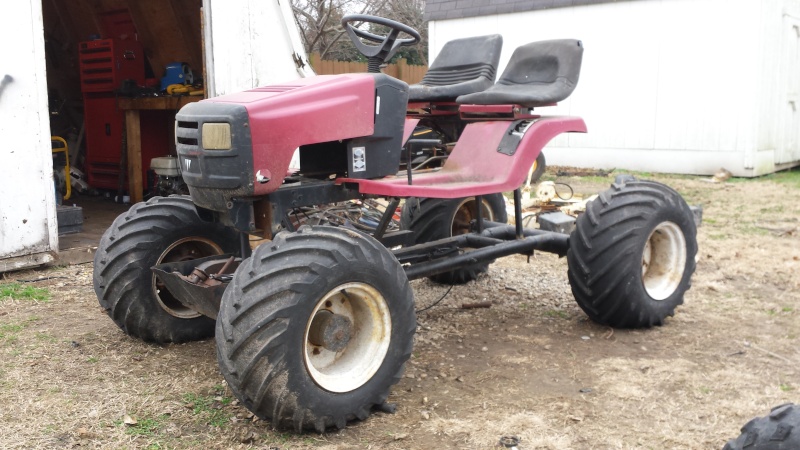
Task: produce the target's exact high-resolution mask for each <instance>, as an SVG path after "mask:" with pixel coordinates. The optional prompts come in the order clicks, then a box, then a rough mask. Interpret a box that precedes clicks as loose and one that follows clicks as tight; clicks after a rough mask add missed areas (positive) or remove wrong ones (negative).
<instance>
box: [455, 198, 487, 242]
mask: <svg viewBox="0 0 800 450" xmlns="http://www.w3.org/2000/svg"><path fill="white" fill-rule="evenodd" d="M481 203H482V204H483V208H482V209H483V211H482V212H483V218H484V220H490V221H493V220H494V211H492V207H491V205H489V202H487V201H486V199H482V200H481ZM476 216H477V215H476V214H475V197H468V198H465V199H464V200H462V201H461V203H460V204H459V205H458V207H457V208H456V213H455V215H453V221H452V222H451V223H450V235H451V236H458V235H460V234H467V233H469V232H470V223H471V222H472V221H473V220H475V218H476Z"/></svg>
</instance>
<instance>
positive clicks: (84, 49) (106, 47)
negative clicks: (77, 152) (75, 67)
mask: <svg viewBox="0 0 800 450" xmlns="http://www.w3.org/2000/svg"><path fill="white" fill-rule="evenodd" d="M78 51H79V62H80V75H81V91H82V92H83V108H84V123H85V125H84V126H85V130H86V159H85V164H84V169H85V171H86V176H87V181H88V182H89V184H90V185H91V186H92V187H93V188H95V189H109V190H117V189H118V188H119V186H120V160H121V156H122V150H123V147H122V128H123V127H124V126H125V114H124V112H123V111H121V110H120V109H119V108H117V98H116V95H115V93H114V91H115V90H117V89H119V88H120V86H121V84H122V81H123V80H128V79H130V80H135V81H136V84H138V85H144V76H145V73H144V58H145V56H144V51H143V49H142V44H141V43H140V42H139V41H136V40H133V39H117V38H114V39H99V40H94V41H87V42H81V43H80V44H79V50H78ZM167 124H169V121H167ZM142 125H144V124H142ZM154 125H155V129H153V128H149V129H148V131H147V132H145V131H144V130H145V128H144V126H143V127H142V129H143V133H142V144H143V145H142V148H143V149H144V151H143V152H142V153H143V154H142V161H143V162H144V161H146V162H147V164H142V166H143V167H142V172H143V173H142V176H143V179H144V180H147V169H148V167H149V162H150V159H149V158H152V157H157V156H163V153H164V152H165V147H166V151H168V150H169V144H168V143H167V144H165V143H162V142H160V141H163V140H164V139H161V138H160V137H163V136H164V131H162V130H161V128H164V126H162V125H161V124H159V123H154ZM167 128H168V126H167ZM151 133H154V136H149V134H151ZM166 133H167V135H169V134H168V133H169V130H167V131H166ZM154 139H157V142H152V143H155V144H157V145H155V146H154V147H148V146H145V144H146V143H147V142H148V141H153V140H154ZM145 158H147V159H145ZM122 181H123V184H122V187H123V189H124V190H126V191H127V190H128V183H127V180H124V179H123V180H122Z"/></svg>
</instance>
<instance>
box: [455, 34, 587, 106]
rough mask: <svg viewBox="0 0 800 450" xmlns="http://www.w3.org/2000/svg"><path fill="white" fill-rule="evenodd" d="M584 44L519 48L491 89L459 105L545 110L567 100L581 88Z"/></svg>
mask: <svg viewBox="0 0 800 450" xmlns="http://www.w3.org/2000/svg"><path fill="white" fill-rule="evenodd" d="M582 59H583V44H582V43H581V41H579V40H576V39H556V40H550V41H538V42H531V43H530V44H526V45H523V46H521V47H517V49H516V50H514V53H513V54H512V55H511V59H510V60H509V61H508V65H507V66H506V68H505V70H504V71H503V74H502V75H501V76H500V79H499V80H497V83H496V84H495V85H494V86H492V87H491V88H489V89H487V90H485V91H483V92H477V93H474V94H469V95H463V96H461V97H459V98H458V99H457V102H458V103H465V104H468V103H474V104H483V105H486V104H510V103H513V104H518V105H524V106H543V105H547V104H552V103H556V102H559V101H561V100H564V99H565V98H567V97H569V96H570V94H572V91H574V90H575V87H576V86H577V85H578V78H579V76H580V72H581V61H582Z"/></svg>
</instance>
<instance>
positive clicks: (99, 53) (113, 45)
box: [79, 39, 144, 93]
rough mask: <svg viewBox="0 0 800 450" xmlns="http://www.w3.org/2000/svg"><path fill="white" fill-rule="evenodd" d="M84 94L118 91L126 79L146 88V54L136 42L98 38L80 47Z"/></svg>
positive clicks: (83, 43) (82, 89)
mask: <svg viewBox="0 0 800 450" xmlns="http://www.w3.org/2000/svg"><path fill="white" fill-rule="evenodd" d="M79 53H80V56H79V61H80V70H81V91H82V92H84V93H86V92H114V90H115V89H119V87H120V84H121V83H122V80H127V79H131V80H136V84H137V85H139V86H143V85H144V51H143V50H142V44H141V43H139V41H134V40H129V39H128V40H120V39H98V40H96V41H87V42H81V43H80V46H79Z"/></svg>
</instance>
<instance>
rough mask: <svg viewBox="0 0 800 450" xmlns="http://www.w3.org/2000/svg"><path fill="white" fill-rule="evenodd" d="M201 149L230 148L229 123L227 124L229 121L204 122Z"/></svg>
mask: <svg viewBox="0 0 800 450" xmlns="http://www.w3.org/2000/svg"><path fill="white" fill-rule="evenodd" d="M203 149H205V150H230V149H231V124H229V123H204V124H203Z"/></svg>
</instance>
